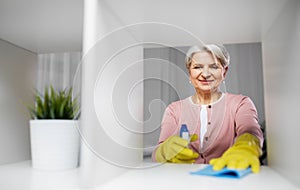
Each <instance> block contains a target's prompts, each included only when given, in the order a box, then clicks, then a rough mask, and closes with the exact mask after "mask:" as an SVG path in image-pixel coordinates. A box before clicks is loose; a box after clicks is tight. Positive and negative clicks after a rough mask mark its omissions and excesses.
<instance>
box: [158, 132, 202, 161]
mask: <svg viewBox="0 0 300 190" xmlns="http://www.w3.org/2000/svg"><path fill="white" fill-rule="evenodd" d="M197 139H198V136H197V135H196V134H193V135H192V136H191V140H190V141H191V142H193V141H196V140H197ZM188 144H189V141H188V140H185V139H183V138H180V137H179V136H171V137H169V138H167V140H165V141H164V142H163V143H161V144H160V145H159V147H158V148H157V150H156V153H155V157H156V160H157V161H158V162H172V163H194V162H195V159H197V158H198V157H199V154H198V153H197V152H194V151H193V150H191V149H190V148H188Z"/></svg>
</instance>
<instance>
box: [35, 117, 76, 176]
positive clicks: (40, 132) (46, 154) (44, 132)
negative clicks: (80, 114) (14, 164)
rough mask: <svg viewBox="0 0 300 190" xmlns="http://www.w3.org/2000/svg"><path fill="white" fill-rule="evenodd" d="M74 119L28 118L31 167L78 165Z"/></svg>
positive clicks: (54, 167)
mask: <svg viewBox="0 0 300 190" xmlns="http://www.w3.org/2000/svg"><path fill="white" fill-rule="evenodd" d="M77 125H78V121H76V120H30V143H31V159H32V167H33V168H36V169H46V170H66V169H73V168H76V167H77V166H78V157H79V143H80V138H79V132H78V126H77Z"/></svg>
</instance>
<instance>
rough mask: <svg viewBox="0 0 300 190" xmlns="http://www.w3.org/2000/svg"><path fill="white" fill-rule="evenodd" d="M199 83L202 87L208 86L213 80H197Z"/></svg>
mask: <svg viewBox="0 0 300 190" xmlns="http://www.w3.org/2000/svg"><path fill="white" fill-rule="evenodd" d="M199 82H200V83H201V84H203V85H209V84H211V83H212V82H213V80H199Z"/></svg>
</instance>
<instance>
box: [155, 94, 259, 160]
mask: <svg viewBox="0 0 300 190" xmlns="http://www.w3.org/2000/svg"><path fill="white" fill-rule="evenodd" d="M207 108H208V111H207V112H208V124H207V131H206V133H205V136H204V140H203V146H202V147H200V146H201V145H200V140H199V139H198V140H197V141H196V142H192V143H190V145H189V146H190V148H192V149H193V150H194V151H196V152H198V153H199V155H200V156H199V158H198V159H197V160H196V163H205V164H207V163H209V160H210V159H212V158H217V157H220V156H221V155H222V154H223V153H224V152H225V151H226V150H227V149H228V148H229V147H230V146H232V145H233V144H234V141H235V138H236V137H237V136H239V135H241V134H243V133H251V134H253V135H255V136H256V137H257V138H258V139H259V140H260V144H261V146H262V143H263V134H262V131H261V129H260V125H259V124H258V117H257V111H256V108H255V105H254V104H253V102H252V101H251V99H250V98H249V97H246V96H243V95H235V94H229V93H226V94H225V96H223V98H222V99H220V100H218V101H217V102H215V103H213V104H211V105H208V107H207ZM200 110H201V105H197V104H194V103H193V102H192V101H191V97H189V98H186V99H184V100H180V101H176V102H173V103H171V104H170V105H169V106H168V107H167V108H166V110H165V113H164V117H163V120H162V123H161V133H160V137H159V141H158V144H160V143H162V142H164V141H165V140H166V139H167V138H168V137H170V136H172V135H179V130H180V127H181V124H186V125H187V127H188V130H189V133H190V134H194V133H195V134H198V136H199V133H200V127H201V126H200ZM155 151H156V150H154V152H153V154H152V159H153V161H156V159H155Z"/></svg>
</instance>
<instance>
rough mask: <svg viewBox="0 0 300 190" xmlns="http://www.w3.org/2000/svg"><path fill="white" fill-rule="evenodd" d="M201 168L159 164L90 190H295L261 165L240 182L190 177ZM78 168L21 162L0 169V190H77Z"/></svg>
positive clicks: (284, 180)
mask: <svg viewBox="0 0 300 190" xmlns="http://www.w3.org/2000/svg"><path fill="white" fill-rule="evenodd" d="M204 166H205V165H196V164H193V165H192V164H163V165H159V166H155V167H150V168H145V169H131V170H129V171H128V172H126V173H124V174H122V175H120V176H118V177H116V178H113V179H111V180H110V181H108V182H106V183H105V184H103V185H101V186H98V187H95V188H93V190H102V189H103V190H110V189H111V190H118V189H128V190H135V189H136V190H147V189H151V190H153V189H164V190H176V189H180V190H181V189H191V190H193V189H197V190H227V189H230V190H237V189H238V190H260V189H261V190H269V189H270V190H271V189H272V190H299V188H297V187H296V186H294V185H293V184H291V183H290V182H289V181H287V180H286V179H285V178H283V177H282V176H281V175H279V174H278V173H277V172H275V171H274V170H272V169H271V168H269V167H266V166H262V167H261V172H260V173H259V174H249V175H248V176H246V177H244V178H242V179H227V178H215V177H208V176H196V175H190V174H189V172H191V171H196V170H198V169H200V168H201V167H204ZM79 178H80V174H79V169H74V170H67V171H62V172H57V171H53V172H51V171H40V170H36V169H32V168H31V162H30V161H25V162H20V163H15V164H8V165H2V166H0V190H15V189H16V190H48V189H51V190H52V189H53V190H80V189H82V188H81V187H80V185H79V182H80V179H79Z"/></svg>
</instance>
